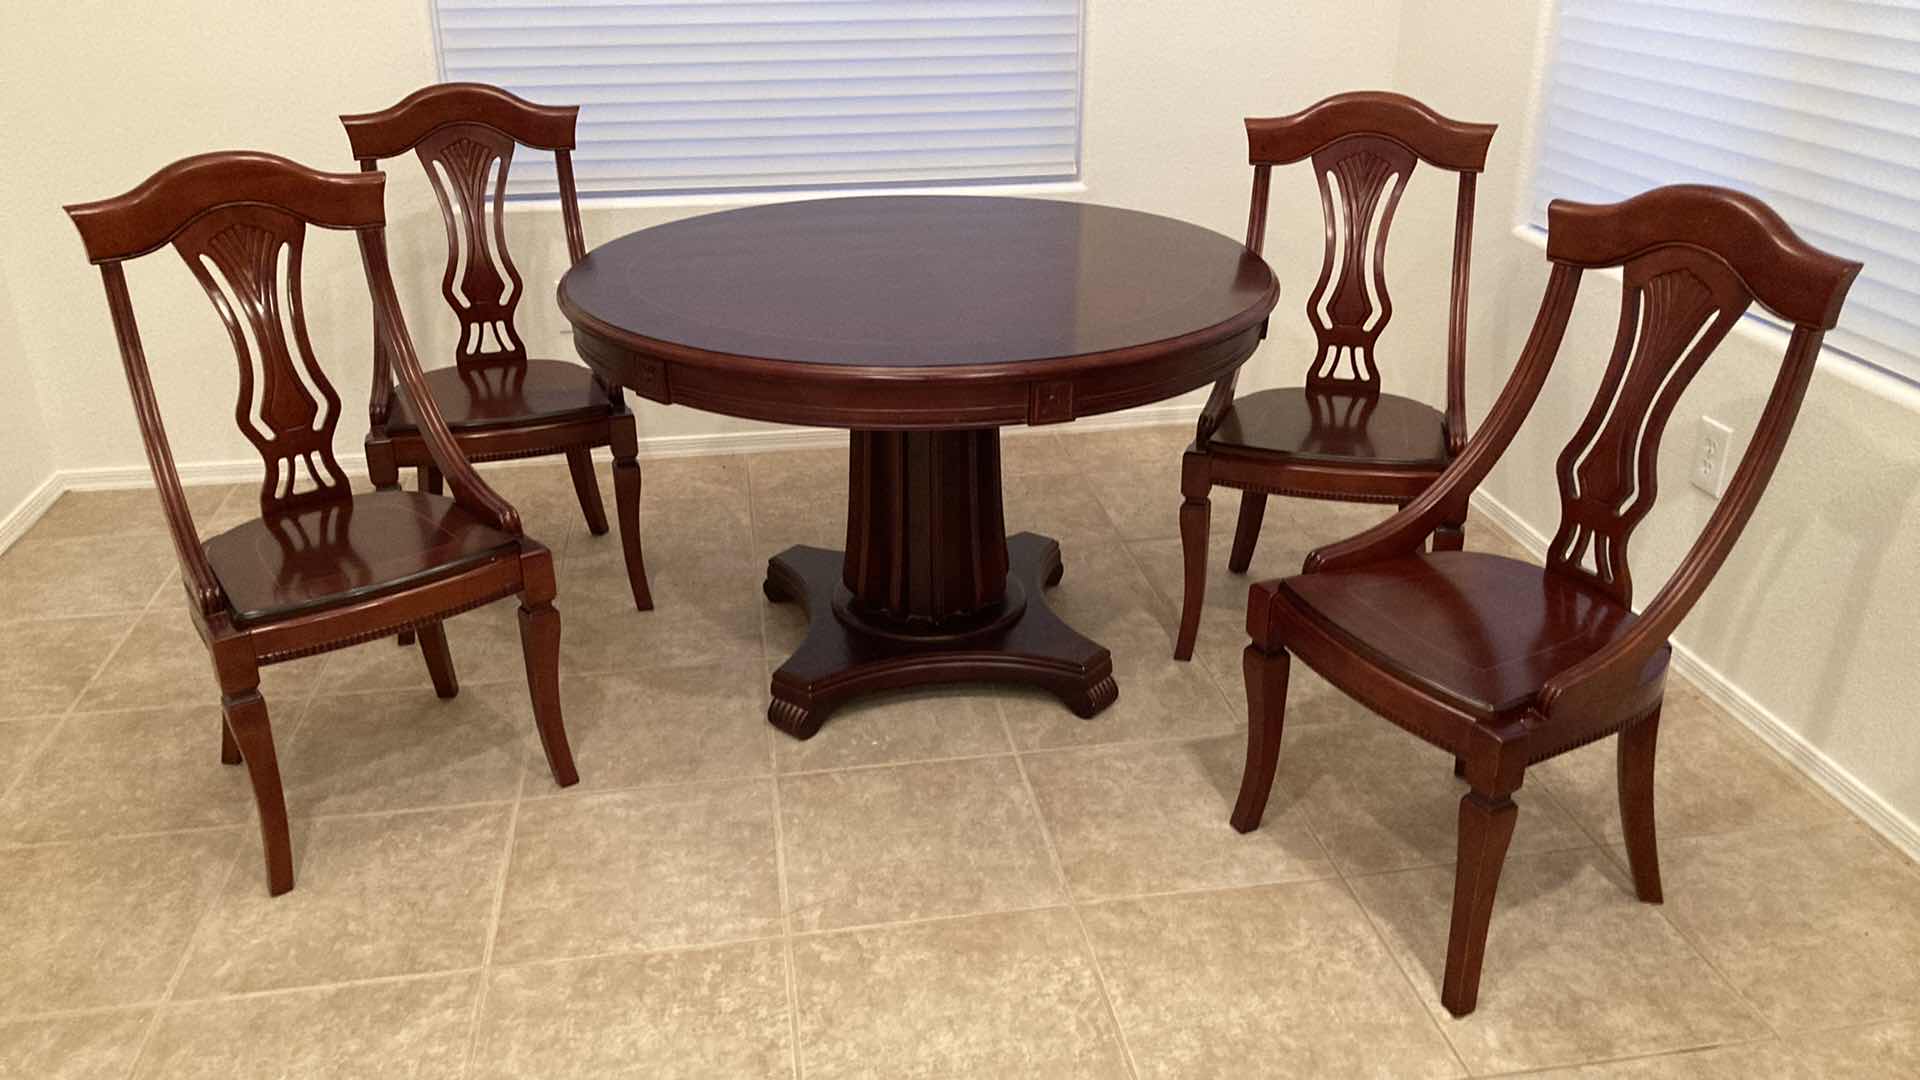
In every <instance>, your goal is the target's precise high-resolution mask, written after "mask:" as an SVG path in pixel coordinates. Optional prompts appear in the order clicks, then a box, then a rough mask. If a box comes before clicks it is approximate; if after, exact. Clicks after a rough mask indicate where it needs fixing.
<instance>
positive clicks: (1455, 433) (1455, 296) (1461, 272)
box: [1446, 170, 1480, 455]
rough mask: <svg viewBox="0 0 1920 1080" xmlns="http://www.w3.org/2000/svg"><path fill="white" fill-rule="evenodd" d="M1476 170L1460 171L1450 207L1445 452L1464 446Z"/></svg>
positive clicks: (1477, 183)
mask: <svg viewBox="0 0 1920 1080" xmlns="http://www.w3.org/2000/svg"><path fill="white" fill-rule="evenodd" d="M1479 181H1480V174H1479V173H1478V172H1474V171H1471V170H1468V171H1462V172H1461V173H1460V190H1459V194H1458V196H1457V197H1456V199H1455V202H1454V211H1453V284H1452V288H1451V290H1450V292H1449V294H1448V298H1447V405H1446V417H1447V453H1449V454H1453V455H1458V454H1459V453H1460V451H1462V450H1464V449H1466V446H1467V289H1468V286H1469V285H1470V284H1471V281H1472V278H1473V203H1474V195H1475V192H1476V189H1477V188H1478V186H1479Z"/></svg>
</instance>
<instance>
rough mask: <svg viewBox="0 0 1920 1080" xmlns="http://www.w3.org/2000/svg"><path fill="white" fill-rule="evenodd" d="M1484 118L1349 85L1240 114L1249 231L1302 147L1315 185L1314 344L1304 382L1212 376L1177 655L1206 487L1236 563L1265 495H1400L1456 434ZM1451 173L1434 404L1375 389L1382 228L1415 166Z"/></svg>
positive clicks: (1452, 527) (1444, 538)
mask: <svg viewBox="0 0 1920 1080" xmlns="http://www.w3.org/2000/svg"><path fill="white" fill-rule="evenodd" d="M1493 132H1494V125H1492V124H1465V123H1461V122H1459V121H1457V120H1449V119H1447V118H1446V117H1444V116H1441V115H1440V114H1438V113H1436V112H1434V111H1433V110H1432V109H1429V108H1427V107H1426V106H1425V105H1423V104H1421V103H1420V102H1418V101H1415V100H1414V99H1412V98H1410V97H1406V96H1405V95H1402V94H1392V93H1385V92H1381V91H1360V92H1355V93H1349V94H1339V95H1336V96H1334V97H1330V98H1327V99H1326V100H1325V101H1322V102H1320V103H1318V104H1316V105H1313V106H1311V107H1309V108H1307V109H1305V110H1303V111H1301V112H1297V113H1294V114H1293V115H1292V116H1281V117H1276V118H1272V119H1250V120H1248V121H1247V147H1248V158H1249V160H1250V161H1251V162H1252V163H1253V200H1252V208H1251V210H1250V211H1249V212H1248V215H1247V247H1248V248H1250V249H1252V250H1253V251H1254V252H1255V253H1256V254H1258V253H1259V252H1260V251H1261V248H1262V246H1263V243H1264V241H1265V238H1266V231H1267V194H1268V189H1269V187H1270V184H1271V180H1272V174H1273V167H1274V166H1275V165H1289V164H1292V163H1294V162H1297V161H1301V160H1308V161H1311V163H1312V165H1313V174H1314V180H1315V181H1316V182H1317V183H1318V185H1319V188H1320V208H1321V211H1322V216H1323V218H1324V220H1325V231H1326V245H1325V252H1324V255H1323V257H1322V261H1321V265H1320V279H1319V281H1318V282H1317V283H1316V284H1315V285H1314V287H1313V291H1312V292H1311V293H1309V294H1308V296H1307V320H1308V322H1309V323H1311V324H1312V326H1313V333H1314V338H1315V340H1316V341H1317V343H1318V344H1317V345H1316V346H1315V348H1314V355H1313V360H1312V362H1311V363H1310V364H1309V365H1308V366H1307V377H1306V383H1305V385H1302V386H1289V387H1283V388H1278V389H1272V390H1261V391H1258V392H1256V393H1252V394H1248V395H1247V396H1245V397H1241V398H1236V397H1234V386H1235V382H1236V380H1237V379H1238V378H1239V374H1240V373H1239V370H1238V369H1237V368H1236V369H1235V370H1234V371H1233V372H1230V373H1229V374H1228V375H1227V376H1226V377H1225V378H1222V379H1221V380H1220V381H1219V382H1218V383H1215V384H1214V387H1213V393H1212V395H1211V396H1210V397H1209V398H1208V399H1207V404H1206V407H1205V408H1204V409H1202V410H1201V413H1200V422H1199V425H1198V428H1197V430H1196V431H1195V433H1194V440H1193V445H1192V446H1191V447H1190V448H1189V449H1188V450H1187V452H1186V454H1185V455H1184V457H1183V458H1182V459H1181V463H1180V493H1181V495H1182V496H1183V497H1184V500H1183V502H1182V503H1181V506H1180V540H1181V546H1182V549H1183V554H1184V557H1185V563H1186V577H1185V582H1184V586H1183V588H1184V593H1185V597H1184V599H1183V600H1182V601H1181V610H1180V630H1179V634H1178V636H1177V637H1176V638H1175V639H1174V646H1173V655H1174V658H1175V659H1176V660H1189V659H1192V657H1193V643H1194V638H1195V637H1196V636H1197V635H1198V634H1199V632H1200V609H1201V605H1202V604H1203V603H1205V600H1206V582H1207V534H1208V528H1209V525H1210V519H1211V517H1212V506H1211V504H1210V502H1209V501H1208V494H1209V492H1211V491H1212V489H1213V488H1214V486H1215V485H1221V486H1225V487H1231V488H1238V489H1240V493H1241V494H1240V521H1239V524H1238V525H1237V526H1236V527H1235V529H1234V534H1233V549H1232V552H1231V554H1230V555H1229V556H1228V559H1227V567H1228V568H1229V569H1230V570H1232V571H1233V572H1234V573H1236V574H1239V573H1245V572H1246V569H1247V566H1248V565H1249V564H1250V563H1251V562H1252V561H1253V549H1254V545H1255V544H1256V543H1257V542H1258V541H1259V539H1260V525H1261V521H1262V519H1263V518H1264V517H1265V516H1266V510H1267V496H1269V495H1286V496H1292V497H1296V498H1304V499H1335V500H1339V501H1343V502H1374V503H1389V504H1395V505H1404V504H1405V503H1406V502H1407V501H1408V500H1409V499H1412V498H1413V497H1414V496H1416V495H1418V494H1420V492H1422V491H1424V490H1426V487H1427V485H1428V484H1431V483H1432V482H1433V480H1434V478H1435V477H1437V476H1439V475H1440V471H1441V470H1442V469H1444V468H1446V466H1447V462H1449V461H1451V460H1452V459H1453V456H1454V455H1455V454H1457V453H1459V452H1460V448H1461V447H1462V446H1465V445H1466V441H1467V418H1466V385H1467V383H1466V378H1467V375H1466V362H1467V277H1468V262H1469V258H1468V257H1469V253H1470V251H1471V250H1472V245H1473V199H1474V186H1475V183H1476V181H1477V180H1478V178H1479V174H1480V171H1481V169H1482V168H1484V167H1485V166H1486V161H1487V146H1488V144H1490V143H1491V142H1492V141H1493ZM1423 161H1424V162H1426V163H1427V164H1429V165H1432V166H1433V167H1434V168H1437V169H1444V170H1447V171H1449V172H1453V173H1457V174H1459V195H1458V199H1457V203H1456V208H1455V212H1454V222H1453V280H1452V284H1451V286H1450V287H1451V290H1452V294H1451V295H1452V303H1451V305H1450V307H1449V308H1448V314H1447V342H1446V350H1447V401H1446V411H1445V412H1444V413H1443V412H1441V411H1440V410H1438V409H1435V408H1433V407H1432V406H1430V405H1427V404H1425V403H1423V402H1419V401H1415V400H1413V399H1411V398H1405V397H1401V396H1399V395H1397V394H1389V393H1386V392H1384V391H1382V390H1381V388H1380V387H1381V380H1380V370H1379V367H1378V366H1377V364H1376V362H1375V355H1374V353H1375V345H1376V343H1377V342H1378V341H1379V339H1380V333H1381V331H1382V330H1384V329H1385V328H1386V325H1387V321H1388V320H1389V319H1391V318H1392V317H1393V301H1392V299H1391V297H1389V296H1388V294H1387V278H1386V262H1385V260H1386V249H1387V232H1388V230H1389V228H1390V227H1391V226H1392V224H1393V214H1394V211H1395V209H1397V208H1398V206H1399V205H1400V196H1401V195H1402V194H1403V193H1404V192H1405V191H1406V188H1407V182H1408V180H1409V179H1410V178H1411V177H1412V175H1413V170H1414V166H1415V165H1416V164H1417V163H1419V162H1423ZM1463 524H1464V521H1443V522H1440V523H1438V524H1437V525H1436V526H1435V527H1434V545H1435V546H1436V547H1440V548H1444V549H1448V550H1454V551H1457V550H1459V549H1460V546H1461V543H1462V540H1463V534H1462V532H1461V528H1462V525H1463Z"/></svg>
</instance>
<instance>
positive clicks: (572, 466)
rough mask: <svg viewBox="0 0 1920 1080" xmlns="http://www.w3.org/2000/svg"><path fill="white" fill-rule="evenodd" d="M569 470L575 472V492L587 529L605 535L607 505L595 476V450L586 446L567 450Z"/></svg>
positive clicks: (596, 534)
mask: <svg viewBox="0 0 1920 1080" xmlns="http://www.w3.org/2000/svg"><path fill="white" fill-rule="evenodd" d="M567 471H568V472H569V473H571V474H573V494H574V497H575V498H577V499H579V500H580V513H581V515H582V516H583V517H585V518H586V519H587V531H588V532H590V533H592V534H593V535H595V536H605V535H606V534H607V507H606V504H605V503H602V502H601V501H600V482H599V481H598V480H595V479H594V477H593V452H592V451H591V450H588V449H586V448H585V447H576V448H575V449H572V450H569V451H567Z"/></svg>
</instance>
